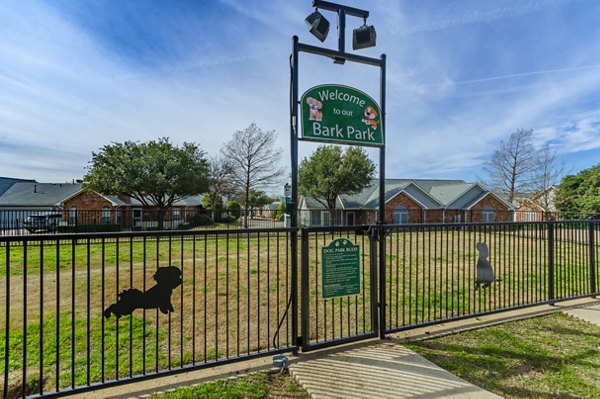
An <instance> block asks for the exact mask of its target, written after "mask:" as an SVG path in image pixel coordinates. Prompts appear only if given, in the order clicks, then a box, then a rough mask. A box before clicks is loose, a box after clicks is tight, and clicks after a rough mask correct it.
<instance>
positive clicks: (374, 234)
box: [369, 228, 379, 333]
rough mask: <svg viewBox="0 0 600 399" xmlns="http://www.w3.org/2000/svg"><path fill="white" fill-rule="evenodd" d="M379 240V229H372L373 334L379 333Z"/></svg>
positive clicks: (370, 245)
mask: <svg viewBox="0 0 600 399" xmlns="http://www.w3.org/2000/svg"><path fill="white" fill-rule="evenodd" d="M378 238H379V229H378V228H372V229H371V230H370V234H369V260H370V262H369V267H370V269H371V270H370V273H369V274H370V275H371V292H370V294H371V295H370V300H371V323H373V332H374V333H377V332H378V331H379V304H378V300H379V298H378V295H377V287H378V284H377V274H378V273H377V269H378V265H379V262H378V261H377V260H378V259H379V257H378V256H377V239H378Z"/></svg>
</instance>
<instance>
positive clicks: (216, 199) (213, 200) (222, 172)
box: [203, 157, 234, 220]
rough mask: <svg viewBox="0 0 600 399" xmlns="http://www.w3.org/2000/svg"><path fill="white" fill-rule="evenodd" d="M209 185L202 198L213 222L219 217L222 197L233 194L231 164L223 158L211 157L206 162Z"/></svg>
mask: <svg viewBox="0 0 600 399" xmlns="http://www.w3.org/2000/svg"><path fill="white" fill-rule="evenodd" d="M208 170H209V178H210V183H209V185H208V191H207V193H206V196H205V197H204V198H203V202H204V200H205V202H204V203H205V204H206V205H208V207H209V208H210V209H211V212H212V214H213V215H212V217H213V219H214V220H217V219H218V216H219V213H218V212H219V210H218V209H219V205H221V207H222V205H223V196H226V195H230V194H232V193H233V191H234V188H233V184H232V174H233V164H232V163H231V161H229V160H228V159H226V158H223V157H212V158H210V159H209V161H208Z"/></svg>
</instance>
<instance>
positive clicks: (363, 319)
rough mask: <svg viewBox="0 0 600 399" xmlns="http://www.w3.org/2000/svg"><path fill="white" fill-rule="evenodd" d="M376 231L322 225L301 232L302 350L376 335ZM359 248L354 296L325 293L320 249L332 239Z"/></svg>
mask: <svg viewBox="0 0 600 399" xmlns="http://www.w3.org/2000/svg"><path fill="white" fill-rule="evenodd" d="M377 236H378V230H377V229H375V228H373V229H371V228H368V227H365V228H362V227H354V228H349V227H333V228H332V227H322V228H305V229H302V230H301V240H302V241H301V262H302V263H301V289H300V291H301V334H302V339H301V343H302V351H310V350H314V349H319V348H323V347H327V346H333V345H339V344H342V343H346V342H351V341H356V340H360V339H365V338H371V337H376V336H377V335H378V331H379V324H380V321H379V317H378V315H379V312H378V305H377V304H378V292H379V290H378V284H377V282H378V278H377V270H378V259H379V257H378V252H379V251H378V247H377V243H378V240H377V239H376V238H377ZM340 238H343V239H346V240H348V241H349V242H351V243H352V244H354V245H357V246H358V250H359V273H360V288H359V291H358V294H357V295H348V296H337V297H334V298H326V297H324V288H323V284H322V283H321V281H322V277H323V276H322V273H323V269H322V266H323V259H322V254H321V250H322V248H323V247H326V246H328V245H329V244H330V243H331V242H332V241H334V240H336V239H340Z"/></svg>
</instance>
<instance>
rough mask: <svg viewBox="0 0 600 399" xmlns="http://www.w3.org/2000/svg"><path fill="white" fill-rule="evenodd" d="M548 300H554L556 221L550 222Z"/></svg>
mask: <svg viewBox="0 0 600 399" xmlns="http://www.w3.org/2000/svg"><path fill="white" fill-rule="evenodd" d="M548 300H550V301H553V300H554V222H548Z"/></svg>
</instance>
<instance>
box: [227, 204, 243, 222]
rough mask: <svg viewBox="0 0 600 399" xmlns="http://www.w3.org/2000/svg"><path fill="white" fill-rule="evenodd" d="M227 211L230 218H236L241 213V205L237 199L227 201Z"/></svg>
mask: <svg viewBox="0 0 600 399" xmlns="http://www.w3.org/2000/svg"><path fill="white" fill-rule="evenodd" d="M227 212H228V213H229V217H230V218H234V219H235V220H237V219H239V217H240V215H241V214H242V205H241V204H240V203H239V202H237V201H229V202H228V203H227Z"/></svg>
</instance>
